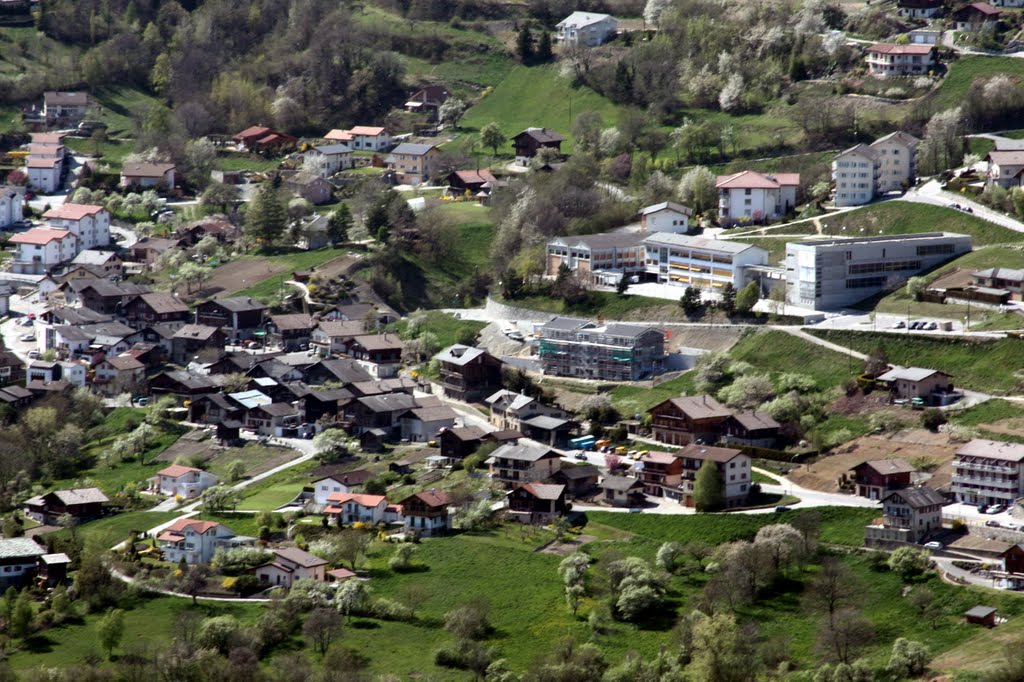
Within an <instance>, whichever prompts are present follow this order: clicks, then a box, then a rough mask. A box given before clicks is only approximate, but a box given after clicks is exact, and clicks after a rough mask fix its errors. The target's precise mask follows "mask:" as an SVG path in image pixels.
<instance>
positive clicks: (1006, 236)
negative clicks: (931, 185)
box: [822, 201, 1022, 246]
mask: <svg viewBox="0 0 1024 682" xmlns="http://www.w3.org/2000/svg"><path fill="white" fill-rule="evenodd" d="M919 232H958V233H960V234H967V235H970V236H971V238H972V240H973V243H974V246H984V245H986V244H1009V243H1012V242H1020V241H1021V240H1022V236H1021V235H1020V234H1019V233H1017V232H1014V231H1012V230H1009V229H1007V228H1005V227H1002V226H1000V225H996V224H995V223H990V222H988V221H987V220H982V219H981V218H978V217H977V216H974V215H969V214H965V213H963V212H962V211H957V210H956V209H952V208H946V207H945V206H932V205H931V204H916V203H910V202H907V201H886V202H883V203H880V204H874V205H872V206H865V207H864V208H859V209H857V210H855V211H849V212H847V213H843V214H840V215H838V216H833V217H831V218H822V233H823V234H826V235H833V236H836V237H875V236H878V235H886V234H917V233H919Z"/></svg>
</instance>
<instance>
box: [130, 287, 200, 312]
mask: <svg viewBox="0 0 1024 682" xmlns="http://www.w3.org/2000/svg"><path fill="white" fill-rule="evenodd" d="M136 298H139V299H142V301H143V302H144V303H145V304H146V305H148V306H149V307H150V308H152V309H153V312H155V313H157V314H167V313H187V312H188V306H187V305H185V304H184V303H182V302H181V301H179V300H178V299H177V298H175V297H174V294H168V293H165V292H160V291H154V292H151V293H148V294H140V295H139V296H136Z"/></svg>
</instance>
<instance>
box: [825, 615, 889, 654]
mask: <svg viewBox="0 0 1024 682" xmlns="http://www.w3.org/2000/svg"><path fill="white" fill-rule="evenodd" d="M874 636H875V628H874V626H873V625H872V624H871V622H870V621H869V620H867V619H866V618H865V617H864V616H863V615H862V614H861V612H860V611H858V610H857V609H853V608H844V609H840V610H838V611H836V612H835V614H834V615H833V616H832V618H831V622H830V621H829V619H828V618H827V617H826V618H824V619H823V622H822V627H821V628H820V631H819V634H818V649H819V651H821V653H822V654H823V655H825V656H826V657H828V658H831V659H833V660H835V661H838V662H839V663H846V664H849V663H850V662H851V661H852V660H854V659H855V658H857V654H858V653H859V652H860V651H861V650H862V649H863V648H864V647H865V646H867V645H868V644H869V643H870V642H871V640H872V639H873V638H874Z"/></svg>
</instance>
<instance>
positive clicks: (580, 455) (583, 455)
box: [573, 450, 587, 459]
mask: <svg viewBox="0 0 1024 682" xmlns="http://www.w3.org/2000/svg"><path fill="white" fill-rule="evenodd" d="M573 458H574V459H586V458H587V453H585V452H583V450H580V451H579V452H577V453H576V454H574V455H573Z"/></svg>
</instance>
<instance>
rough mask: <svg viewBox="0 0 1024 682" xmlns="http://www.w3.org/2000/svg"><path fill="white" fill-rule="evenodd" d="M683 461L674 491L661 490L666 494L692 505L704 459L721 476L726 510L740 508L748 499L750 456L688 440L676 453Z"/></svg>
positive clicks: (750, 473) (684, 503)
mask: <svg viewBox="0 0 1024 682" xmlns="http://www.w3.org/2000/svg"><path fill="white" fill-rule="evenodd" d="M676 456H677V457H679V458H680V459H681V460H682V462H683V475H682V482H681V484H680V486H679V490H678V494H677V491H674V490H668V489H666V490H665V494H666V496H667V497H671V498H673V499H678V500H679V502H680V503H681V504H683V505H685V506H687V507H693V506H695V501H694V497H693V492H694V481H695V480H696V478H697V472H698V471H699V470H700V468H701V466H703V464H704V462H705V461H706V460H710V461H712V462H714V464H715V466H717V467H718V473H719V475H720V476H721V478H722V499H723V500H724V506H725V508H726V509H731V508H733V507H742V506H743V505H745V504H746V503H747V501H748V500H749V499H750V484H751V483H752V482H753V478H752V470H751V459H750V456H749V455H745V454H743V453H742V452H740V451H739V450H735V449H733V448H719V447H713V446H710V445H700V444H698V443H690V444H689V445H687V446H686V447H684V448H683V449H682V450H680V451H679V452H677V453H676Z"/></svg>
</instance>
